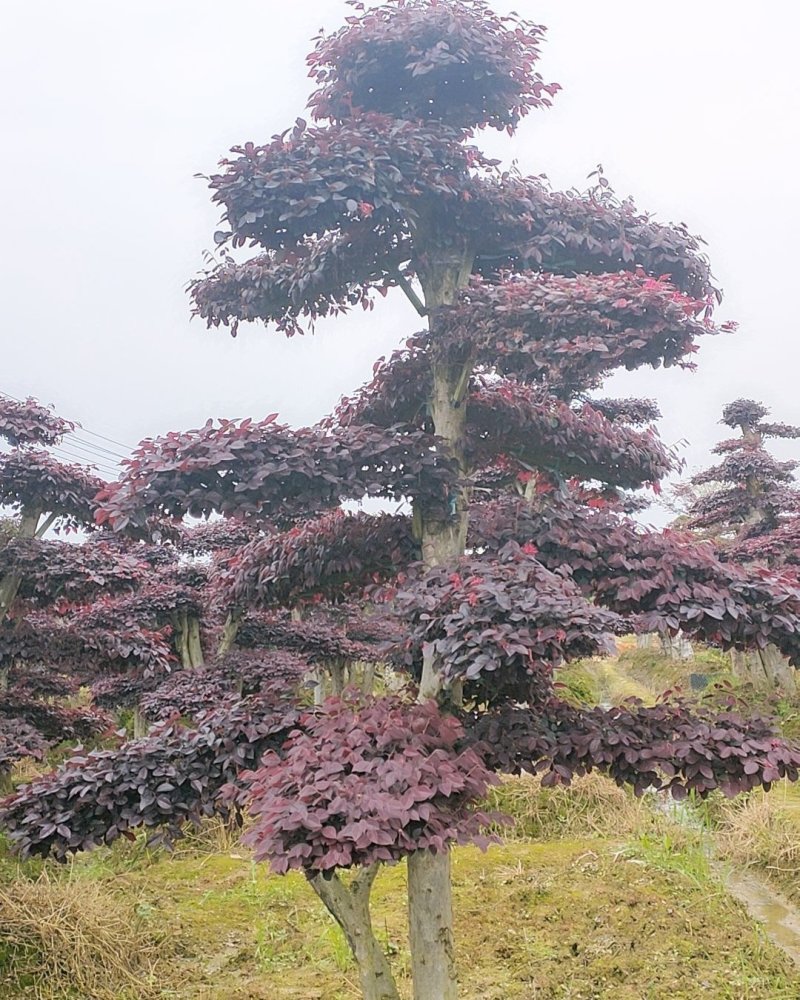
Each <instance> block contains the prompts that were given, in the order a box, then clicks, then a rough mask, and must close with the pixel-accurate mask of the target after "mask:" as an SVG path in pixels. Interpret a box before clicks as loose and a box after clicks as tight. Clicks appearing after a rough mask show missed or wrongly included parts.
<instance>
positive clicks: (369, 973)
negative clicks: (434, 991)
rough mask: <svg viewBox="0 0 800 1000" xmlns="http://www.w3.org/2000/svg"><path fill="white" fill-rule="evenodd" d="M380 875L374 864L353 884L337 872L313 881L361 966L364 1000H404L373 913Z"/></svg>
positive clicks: (360, 873) (315, 889)
mask: <svg viewBox="0 0 800 1000" xmlns="http://www.w3.org/2000/svg"><path fill="white" fill-rule="evenodd" d="M377 874H378V865H377V864H374V865H369V866H368V867H366V868H362V869H361V871H360V872H359V873H358V875H356V876H355V877H354V878H353V880H352V881H351V882H350V884H349V885H346V884H345V883H344V882H343V881H342V880H341V879H340V878H339V876H338V875H337V874H335V873H334V875H333V877H332V878H326V877H325V876H324V875H322V874H319V875H315V876H314V877H313V878H310V879H309V882H310V884H311V887H312V889H313V890H314V892H316V894H317V895H318V896H319V898H320V899H321V900H322V902H323V903H324V904H325V906H326V907H327V909H328V912H329V913H330V914H331V916H332V917H333V919H334V920H335V921H336V923H337V924H338V925H339V926H340V927H341V929H342V931H343V933H344V936H345V939H346V940H347V943H348V945H349V946H350V950H351V951H352V953H353V957H354V958H355V960H356V965H357V966H358V975H359V980H360V983H361V991H362V993H363V996H364V1000H400V994H399V993H398V992H397V986H396V984H395V981H394V977H393V976H392V970H391V968H390V967H389V962H388V961H387V959H386V956H385V955H384V953H383V949H382V948H381V946H380V944H379V943H378V941H377V939H376V938H375V932H374V931H373V929H372V919H371V917H370V913H369V897H370V893H371V891H372V884H373V882H374V881H375V876H376V875H377ZM443 1000H444V998H443Z"/></svg>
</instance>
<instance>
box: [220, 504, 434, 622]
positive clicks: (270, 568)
mask: <svg viewBox="0 0 800 1000" xmlns="http://www.w3.org/2000/svg"><path fill="white" fill-rule="evenodd" d="M417 558H419V545H418V543H416V542H415V541H414V539H413V538H412V537H411V531H410V527H409V524H408V521H407V519H406V518H397V517H393V516H391V515H389V514H383V515H377V516H373V515H369V514H363V513H357V514H346V513H345V512H344V511H341V510H338V511H333V512H331V513H330V514H324V515H323V516H322V517H319V518H317V519H315V520H313V521H304V522H302V523H301V524H298V525H296V526H295V527H294V528H290V529H289V531H287V532H284V533H282V534H275V535H267V536H265V537H263V538H258V539H256V540H255V541H253V542H251V543H250V544H249V545H246V546H245V547H244V548H242V549H240V550H239V551H238V552H236V553H234V554H233V556H232V558H231V559H230V560H229V562H228V565H227V567H226V581H225V584H226V585H225V586H224V599H225V601H226V603H228V604H233V605H236V606H238V607H293V606H295V605H297V604H300V603H302V602H304V601H312V602H317V601H319V600H321V599H324V600H326V601H330V602H338V601H343V600H346V599H347V598H351V597H353V596H358V595H359V594H360V593H361V592H363V590H364V588H365V587H366V586H368V585H370V584H377V583H383V582H385V581H386V580H389V579H392V578H393V577H395V576H396V575H397V573H398V572H399V571H400V570H402V569H403V568H404V567H405V566H407V565H408V564H409V563H410V562H412V561H414V560H415V559H417Z"/></svg>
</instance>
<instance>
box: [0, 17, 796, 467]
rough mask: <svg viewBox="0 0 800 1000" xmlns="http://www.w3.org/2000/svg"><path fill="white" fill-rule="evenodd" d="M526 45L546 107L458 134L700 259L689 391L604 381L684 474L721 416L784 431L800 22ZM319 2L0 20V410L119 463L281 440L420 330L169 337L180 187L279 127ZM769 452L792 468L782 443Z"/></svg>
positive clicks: (650, 381)
mask: <svg viewBox="0 0 800 1000" xmlns="http://www.w3.org/2000/svg"><path fill="white" fill-rule="evenodd" d="M511 6H513V7H514V8H515V9H517V10H518V11H519V12H520V13H521V14H523V15H524V16H526V17H529V18H531V19H532V20H535V21H537V22H539V23H542V24H545V25H547V26H548V28H549V31H548V38H547V42H546V45H545V48H544V51H543V58H542V60H541V63H540V68H541V71H542V73H543V75H544V76H545V78H546V79H547V80H555V81H558V82H559V83H561V84H562V86H563V88H564V90H563V91H562V93H561V94H559V95H558V97H557V99H556V101H555V104H554V107H553V108H552V109H551V110H549V111H546V112H538V113H536V114H534V115H532V116H531V117H529V118H528V119H527V120H526V121H525V123H524V124H523V125H522V126H521V128H520V129H519V132H518V134H517V136H516V137H515V138H514V139H508V138H507V137H505V136H502V137H501V136H498V135H497V134H496V133H492V134H491V135H489V136H486V137H483V136H481V137H479V141H481V142H485V144H486V145H487V146H488V147H489V148H490V149H491V151H492V152H494V153H495V154H497V155H500V156H502V157H503V158H504V159H506V160H509V161H510V160H512V159H516V160H517V161H518V162H519V165H520V167H521V169H522V170H523V171H525V172H529V173H546V174H548V175H549V177H550V178H551V180H552V182H553V184H554V185H556V186H559V187H570V186H573V185H577V186H580V187H583V186H585V178H586V176H587V174H588V173H589V172H590V171H591V170H592V169H594V167H595V165H596V164H597V163H600V162H602V164H603V166H604V168H605V172H606V176H608V177H609V178H610V179H611V181H612V183H613V184H614V186H615V188H616V189H617V191H618V192H619V193H621V194H632V195H634V197H635V198H636V200H637V202H638V204H639V205H640V207H642V208H645V209H648V210H650V211H653V212H655V213H656V214H657V216H658V218H660V219H661V220H663V221H684V222H686V223H687V224H688V225H689V227H690V228H691V229H692V230H693V231H694V232H697V233H699V234H701V235H702V236H703V237H704V238H705V239H706V240H707V242H708V245H709V254H710V256H711V259H712V264H713V267H714V272H715V274H716V276H717V278H718V281H719V283H720V284H721V285H722V287H723V288H724V291H725V301H724V303H723V307H722V309H721V310H720V311H719V314H718V315H719V318H720V319H735V320H738V321H739V323H740V331H739V332H738V333H737V334H736V335H734V336H720V337H717V338H713V339H712V338H709V339H707V341H706V343H705V344H703V347H702V350H701V352H700V354H699V358H698V361H699V368H698V371H697V372H696V373H694V374H689V373H679V372H661V371H658V372H653V371H650V370H648V371H643V372H638V373H634V374H632V375H625V376H624V377H616V378H615V379H614V380H612V382H611V383H610V384H609V386H608V391H609V394H612V395H619V394H635V395H646V396H651V397H654V398H656V399H657V400H658V401H659V403H660V405H661V408H662V410H663V411H664V414H665V418H664V420H663V421H662V423H661V430H662V434H663V436H664V438H665V440H666V441H667V442H668V443H670V444H676V443H678V442H686V446H685V450H684V454H685V456H686V458H687V462H688V466H689V468H690V469H691V468H697V467H700V466H702V465H704V464H707V462H708V460H709V455H708V451H709V448H710V447H711V445H712V444H713V443H714V442H715V441H716V440H718V439H719V438H720V437H721V436H722V428H720V427H719V426H718V424H717V421H718V420H719V414H720V409H721V407H722V405H723V404H724V403H725V402H727V401H729V400H731V399H734V398H736V397H738V396H750V397H754V398H756V399H761V400H763V401H764V402H766V403H767V404H768V405H769V406H771V407H772V411H773V415H774V417H775V418H776V419H780V420H784V421H789V422H793V423H800V387H799V386H798V362H799V361H800V351H799V350H798V345H797V336H798V320H797V299H798V271H799V270H800V254H799V252H798V233H799V232H800V207H799V206H800V195H799V194H798V180H797V170H798V148H799V147H800V142H798V139H800V84H798V57H797V38H798V32H799V30H800V14H798V11H797V7H796V5H794V4H790V3H788V2H782V3H777V2H773V3H764V4H760V5H754V4H751V3H747V4H745V3H744V2H740V0H701V2H699V0H691V2H690V0H672V2H671V3H669V4H655V3H643V2H641V0H637V2H634V0H614V2H613V3H606V4H600V3H597V2H589V0H568V2H567V0H561V2H556V0H543V2H536V3H532V2H530V0H520V2H518V3H517V4H514V5H511V4H508V3H505V2H500V0H498V2H497V3H496V4H495V7H496V8H497V9H498V10H508V9H510V7H511ZM347 11H348V8H347V7H346V6H345V5H344V3H343V2H340V0H299V2H296V3H277V2H265V0H262V2H254V0H227V2H225V3H221V2H219V0H217V2H213V3H212V2H208V0H166V2H165V0H138V2H137V3H135V4H133V3H125V4H123V3H119V2H113V0H72V2H71V3H69V4H62V3H54V2H53V0H4V2H3V3H2V5H1V19H0V135H2V144H3V158H2V184H0V198H2V220H3V228H4V237H5V238H4V239H3V243H2V249H1V250H0V254H2V267H0V281H2V303H3V320H2V327H1V328H0V329H2V335H1V336H2V344H1V345H0V346H1V348H2V349H1V350H0V391H3V392H6V393H10V394H13V395H15V396H25V395H28V394H31V395H34V396H37V397H39V398H40V399H41V400H43V401H45V402H49V403H53V404H55V405H56V407H57V408H58V410H59V412H60V413H62V414H63V415H65V416H67V417H70V418H72V419H76V420H79V421H81V422H83V424H84V425H85V426H86V427H87V428H89V429H90V430H93V431H95V432H100V433H103V434H106V435H108V436H109V437H112V438H114V439H115V440H118V441H121V442H124V443H127V444H130V445H133V444H135V443H136V442H137V441H139V440H140V439H141V438H143V437H145V436H148V435H152V434H159V433H163V432H165V431H168V430H171V429H176V430H177V429H184V428H187V427H193V426H197V425H198V424H201V423H203V422H204V421H205V419H206V418H207V417H209V416H233V417H238V416H242V417H243V416H254V417H258V416H263V415H265V414H267V413H270V412H273V411H275V410H277V411H279V413H280V414H281V417H282V418H283V419H285V420H287V421H288V422H291V423H294V424H307V423H311V422H313V421H315V420H316V419H318V418H319V417H320V416H322V415H323V414H325V413H326V412H328V411H329V410H330V409H331V407H332V406H333V405H334V404H335V402H336V400H337V399H338V397H339V396H340V395H341V394H342V393H345V392H348V391H350V390H352V389H354V388H356V387H357V386H358V385H359V384H360V383H361V382H363V381H364V380H366V379H367V378H368V377H369V373H370V370H371V367H372V364H373V362H374V360H375V359H376V358H377V357H378V356H380V355H382V354H385V353H386V352H388V351H390V350H391V349H392V348H393V347H395V346H396V345H398V344H399V343H400V341H401V340H402V339H403V338H404V337H405V336H407V335H408V334H409V333H411V332H413V331H415V330H416V329H417V328H418V327H419V319H418V317H416V314H415V313H413V311H412V310H411V309H410V307H409V306H408V305H407V303H406V302H405V300H404V299H403V298H402V296H400V295H399V294H397V295H394V296H390V297H389V299H388V300H387V301H386V302H381V303H380V305H379V306H377V307H376V309H375V311H374V312H372V313H369V314H360V313H359V314H358V315H356V314H353V315H352V316H351V317H345V318H341V319H339V320H334V321H330V322H326V323H321V324H319V325H318V327H317V332H316V333H315V334H314V335H313V336H306V337H304V338H294V339H292V340H288V341H287V340H285V339H284V338H283V337H282V335H280V334H277V333H275V332H274V331H272V330H266V329H264V328H263V327H261V326H258V327H255V326H254V327H245V328H243V329H242V330H241V332H240V334H239V337H238V339H237V340H232V339H231V338H230V337H229V336H228V335H227V334H225V333H224V332H220V331H214V332H208V331H206V330H205V328H204V327H203V326H202V324H201V323H200V321H198V320H194V321H193V322H190V320H189V305H188V299H187V296H186V292H185V285H186V282H187V281H188V280H189V279H190V278H191V277H192V276H193V275H194V274H195V273H196V271H197V270H198V269H199V268H200V267H201V265H202V254H203V251H204V250H205V249H210V248H212V247H213V240H212V233H213V231H214V229H215V228H216V223H217V221H218V212H217V210H216V209H215V208H214V207H213V206H212V205H211V204H210V201H209V199H208V197H207V191H206V188H205V184H204V182H203V181H202V180H198V179H196V178H195V177H194V176H193V175H194V174H195V173H198V172H208V171H211V170H213V168H214V167H215V165H216V162H217V160H218V159H219V158H220V157H221V156H223V155H224V154H225V152H226V151H227V150H228V148H229V147H230V146H231V145H234V144H237V143H240V142H244V141H247V140H253V141H256V142H259V141H264V140H267V139H269V137H270V136H272V135H273V134H274V133H276V132H280V131H282V130H283V129H284V128H286V127H287V126H289V125H291V124H292V122H293V121H294V119H295V118H296V117H297V116H298V115H301V114H302V113H303V109H304V105H305V100H306V97H307V95H308V92H309V89H310V88H309V83H310V81H308V79H307V78H306V75H305V64H304V57H305V55H306V53H307V52H308V51H309V49H310V41H309V40H310V38H311V37H312V36H313V35H314V34H316V32H317V30H318V29H319V28H320V27H322V26H324V27H326V28H328V29H334V28H336V27H338V25H339V23H340V22H341V19H342V17H343V16H344V15H345V14H346V13H347ZM776 450H778V451H779V452H780V453H781V454H782V455H784V456H787V457H788V456H790V455H792V454H793V452H794V451H796V445H793V444H792V443H791V442H788V443H781V444H780V445H779V446H778V447H777V448H776Z"/></svg>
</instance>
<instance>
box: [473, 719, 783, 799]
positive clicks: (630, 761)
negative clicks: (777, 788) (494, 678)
mask: <svg viewBox="0 0 800 1000" xmlns="http://www.w3.org/2000/svg"><path fill="white" fill-rule="evenodd" d="M466 725H467V730H468V732H469V735H470V737H471V738H472V739H474V740H475V741H477V743H478V745H479V746H480V747H481V748H483V749H484V753H485V756H486V760H487V763H488V764H489V766H490V767H492V768H493V769H495V770H498V771H503V772H506V773H510V774H518V773H520V772H521V771H530V772H533V773H543V774H544V776H543V778H542V783H543V784H545V785H556V784H569V783H570V781H571V780H572V778H573V777H574V776H576V775H583V774H586V773H587V772H589V771H592V770H599V771H603V772H605V773H606V774H608V775H610V776H611V777H612V778H614V780H615V781H616V782H617V783H618V784H620V785H621V784H629V785H632V786H633V788H634V790H635V791H636V793H637V794H638V795H641V794H642V793H643V792H644V791H645V789H647V788H664V787H666V788H668V789H669V790H670V791H671V793H672V795H673V797H674V798H676V799H679V798H685V797H686V795H687V793H688V792H689V791H694V792H696V793H697V794H699V795H700V796H702V797H705V796H706V795H708V793H709V792H711V791H714V790H715V789H720V790H721V791H722V792H723V793H724V794H725V795H735V794H737V793H739V792H744V791H749V790H750V789H752V788H756V787H758V786H759V785H762V786H763V787H765V788H767V789H768V788H769V787H770V785H771V783H772V782H774V781H778V780H779V779H781V778H785V777H788V778H789V779H790V780H792V781H796V780H797V777H798V769H800V749H798V748H797V747H794V746H792V745H791V744H789V743H787V742H786V740H784V739H782V738H781V737H780V736H779V735H778V734H777V732H776V730H775V728H774V726H773V725H772V723H770V722H768V721H766V720H764V719H761V718H759V717H755V718H750V719H744V718H741V717H740V716H738V715H736V714H733V713H730V712H722V713H720V712H719V711H716V710H714V709H708V708H704V707H703V706H698V705H691V704H688V703H685V702H680V701H678V702H670V703H661V704H658V705H656V706H654V707H652V708H648V707H645V706H643V705H641V704H638V703H636V702H633V703H627V704H625V705H621V706H616V707H613V708H610V709H604V708H592V709H577V708H574V707H572V706H569V705H566V704H565V703H563V702H558V701H555V700H554V701H553V702H552V703H551V704H550V706H549V707H545V708H544V710H538V709H537V711H535V712H532V711H530V710H529V709H526V708H518V707H514V706H505V707H503V708H502V709H500V710H499V711H497V712H492V713H487V714H483V715H473V716H471V717H469V718H468V719H467V721H466Z"/></svg>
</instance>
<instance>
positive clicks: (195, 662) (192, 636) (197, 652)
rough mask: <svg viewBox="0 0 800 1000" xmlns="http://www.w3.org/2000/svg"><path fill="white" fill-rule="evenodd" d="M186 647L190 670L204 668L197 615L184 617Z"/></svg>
mask: <svg viewBox="0 0 800 1000" xmlns="http://www.w3.org/2000/svg"><path fill="white" fill-rule="evenodd" d="M186 646H187V649H188V653H189V664H190V666H191V667H192V669H193V670H196V669H198V668H199V667H202V666H204V664H205V658H204V656H203V644H202V642H201V640H200V619H199V618H198V617H197V615H187V617H186Z"/></svg>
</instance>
